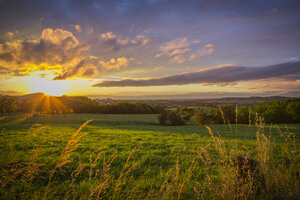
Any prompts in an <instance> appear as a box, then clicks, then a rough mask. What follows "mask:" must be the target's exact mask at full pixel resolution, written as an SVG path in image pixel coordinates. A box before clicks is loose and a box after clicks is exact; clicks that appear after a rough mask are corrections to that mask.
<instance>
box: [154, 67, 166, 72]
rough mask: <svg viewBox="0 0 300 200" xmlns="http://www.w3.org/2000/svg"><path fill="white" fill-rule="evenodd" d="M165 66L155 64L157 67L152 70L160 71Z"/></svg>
mask: <svg viewBox="0 0 300 200" xmlns="http://www.w3.org/2000/svg"><path fill="white" fill-rule="evenodd" d="M164 68H165V67H164V66H157V67H154V69H153V71H155V72H157V71H161V70H163V69H164Z"/></svg>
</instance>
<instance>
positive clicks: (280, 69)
mask: <svg viewBox="0 0 300 200" xmlns="http://www.w3.org/2000/svg"><path fill="white" fill-rule="evenodd" d="M299 73H300V62H293V63H282V64H277V65H271V66H264V67H243V66H223V67H215V68H210V69H204V70H201V71H198V72H192V73H183V74H179V75H172V76H166V77H162V78H156V79H142V80H133V79H126V80H121V81H102V82H100V83H97V84H95V85H93V86H94V87H127V86H133V87H139V86H164V85H186V84H193V83H214V84H224V83H234V82H239V81H253V80H261V79H269V78H280V77H284V78H287V79H288V78H289V76H288V75H293V76H292V79H294V78H295V74H299Z"/></svg>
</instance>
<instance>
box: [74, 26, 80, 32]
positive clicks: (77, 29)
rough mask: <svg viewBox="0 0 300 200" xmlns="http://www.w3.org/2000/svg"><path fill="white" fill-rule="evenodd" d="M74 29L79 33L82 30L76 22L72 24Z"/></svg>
mask: <svg viewBox="0 0 300 200" xmlns="http://www.w3.org/2000/svg"><path fill="white" fill-rule="evenodd" d="M74 29H75V30H76V31H78V32H79V33H81V31H82V29H81V27H80V25H78V24H76V25H74Z"/></svg>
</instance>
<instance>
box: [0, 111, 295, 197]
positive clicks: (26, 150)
mask: <svg viewBox="0 0 300 200" xmlns="http://www.w3.org/2000/svg"><path fill="white" fill-rule="evenodd" d="M21 116H22V115H21ZM12 117H13V116H11V118H12ZM8 118H10V117H8ZM87 119H94V120H93V121H92V122H90V123H89V125H87V126H85V127H84V126H81V125H82V124H83V123H84V122H85V121H86V120H87ZM5 120H9V119H5ZM255 123H256V124H255ZM255 123H254V124H253V125H251V126H248V125H237V130H238V131H237V135H236V133H235V131H229V129H228V124H226V125H212V126H208V127H204V126H198V125H197V126H196V125H195V126H194V125H188V126H182V127H164V126H158V125H157V121H156V115H90V114H87V115H41V116H30V117H28V118H27V119H26V120H24V121H22V122H21V123H19V124H18V126H15V125H11V124H2V125H1V124H0V127H1V129H2V132H1V155H3V156H2V157H1V190H0V195H1V198H2V199H42V198H44V199H97V198H99V199H272V198H280V199H282V198H294V197H296V196H297V195H298V194H299V152H297V150H298V149H299V143H298V142H297V141H298V140H297V135H299V133H300V132H299V131H300V126H299V125H296V124H295V125H291V127H290V128H289V130H288V129H286V128H285V126H284V125H283V126H279V127H277V126H272V125H265V124H263V123H260V122H259V120H258V121H256V122H255ZM35 124H37V125H35ZM33 125H34V126H33ZM80 126H81V128H82V130H81V128H80V129H79V130H78V127H80ZM225 126H226V130H227V132H225ZM76 130H77V131H76ZM79 131H80V132H79ZM291 132H294V134H292V133H291ZM74 133H75V134H74ZM85 133H87V134H85ZM74 135H75V136H74ZM236 136H237V140H236ZM294 136H296V137H294ZM76 138H77V139H76ZM69 144H72V145H71V146H72V147H71V146H70V145H69ZM73 144H74V145H73ZM69 146H70V148H69ZM66 155H67V156H66ZM236 155H244V156H246V155H247V156H249V157H250V158H253V159H255V160H256V161H257V162H259V163H260V165H259V168H258V169H259V174H260V176H259V177H262V176H263V177H264V179H265V182H264V184H263V185H262V184H261V183H257V182H259V181H260V179H258V178H255V177H251V176H249V177H247V179H246V180H243V181H241V180H238V178H237V168H236ZM50 179H51V181H50Z"/></svg>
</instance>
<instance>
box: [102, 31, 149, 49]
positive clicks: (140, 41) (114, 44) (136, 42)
mask: <svg viewBox="0 0 300 200" xmlns="http://www.w3.org/2000/svg"><path fill="white" fill-rule="evenodd" d="M101 39H102V40H103V41H104V42H103V46H105V47H107V48H109V49H111V50H112V51H114V52H116V51H119V50H121V49H124V48H128V47H139V46H143V45H146V44H147V43H148V41H149V40H148V39H146V38H145V37H144V36H143V35H140V36H137V37H136V38H134V39H130V38H125V39H123V38H121V37H117V36H116V35H115V34H114V33H112V32H107V33H103V34H102V35H101Z"/></svg>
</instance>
